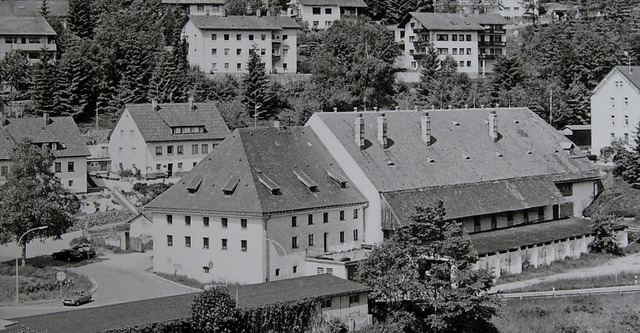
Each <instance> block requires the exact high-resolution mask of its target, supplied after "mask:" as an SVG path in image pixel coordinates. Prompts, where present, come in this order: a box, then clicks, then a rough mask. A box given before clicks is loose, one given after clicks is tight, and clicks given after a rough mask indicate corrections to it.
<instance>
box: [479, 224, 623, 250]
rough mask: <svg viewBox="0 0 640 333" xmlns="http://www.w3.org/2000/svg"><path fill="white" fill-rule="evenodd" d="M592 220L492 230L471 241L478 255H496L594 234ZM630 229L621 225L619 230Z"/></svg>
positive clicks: (618, 227)
mask: <svg viewBox="0 0 640 333" xmlns="http://www.w3.org/2000/svg"><path fill="white" fill-rule="evenodd" d="M591 223H592V221H591V220H588V219H584V218H578V217H574V218H569V219H564V220H555V221H549V222H542V223H533V224H529V225H516V226H513V227H510V228H506V229H498V230H490V231H485V232H478V233H474V234H470V235H469V237H471V242H472V243H473V246H474V247H475V249H476V251H478V254H480V255H482V254H492V253H496V252H500V251H508V250H517V249H519V248H521V247H525V246H530V245H537V244H544V243H548V242H552V241H555V240H562V239H566V238H569V237H579V236H583V235H590V234H592V233H593V230H591ZM624 228H626V227H625V226H622V225H617V226H616V227H615V230H622V229H624Z"/></svg>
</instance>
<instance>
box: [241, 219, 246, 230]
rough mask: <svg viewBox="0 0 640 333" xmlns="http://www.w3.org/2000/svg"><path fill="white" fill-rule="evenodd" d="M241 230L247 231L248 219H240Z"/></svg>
mask: <svg viewBox="0 0 640 333" xmlns="http://www.w3.org/2000/svg"><path fill="white" fill-rule="evenodd" d="M240 228H242V229H247V219H240Z"/></svg>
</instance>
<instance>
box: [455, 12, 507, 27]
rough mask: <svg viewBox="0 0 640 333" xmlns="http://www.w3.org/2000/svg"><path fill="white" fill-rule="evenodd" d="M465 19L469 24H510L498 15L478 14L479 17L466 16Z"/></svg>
mask: <svg viewBox="0 0 640 333" xmlns="http://www.w3.org/2000/svg"><path fill="white" fill-rule="evenodd" d="M465 18H466V19H467V20H469V21H471V22H475V23H477V24H480V25H487V24H493V25H506V24H509V23H511V22H510V21H509V20H507V19H506V18H505V17H504V16H502V15H500V14H480V15H466V16H465Z"/></svg>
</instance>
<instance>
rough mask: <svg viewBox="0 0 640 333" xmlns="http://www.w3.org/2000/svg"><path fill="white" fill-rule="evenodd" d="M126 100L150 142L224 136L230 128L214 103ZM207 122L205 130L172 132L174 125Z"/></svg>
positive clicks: (219, 137) (136, 122)
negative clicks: (141, 102)
mask: <svg viewBox="0 0 640 333" xmlns="http://www.w3.org/2000/svg"><path fill="white" fill-rule="evenodd" d="M194 106H195V110H190V109H189V103H167V104H158V111H154V110H153V108H152V106H151V103H147V104H126V105H125V106H124V107H125V109H126V110H127V111H129V113H130V114H131V118H133V121H134V122H135V124H136V126H137V127H138V129H139V130H140V133H141V134H142V137H144V139H145V141H147V142H163V141H181V140H211V139H220V140H222V139H224V138H226V137H227V136H229V134H230V133H231V131H229V127H227V124H226V123H225V122H224V119H222V116H221V115H220V112H218V109H217V108H216V106H215V105H214V104H213V103H194ZM184 126H204V128H205V131H206V132H205V133H198V134H172V130H171V128H172V127H184Z"/></svg>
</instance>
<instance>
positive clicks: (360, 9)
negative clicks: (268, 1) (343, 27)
mask: <svg viewBox="0 0 640 333" xmlns="http://www.w3.org/2000/svg"><path fill="white" fill-rule="evenodd" d="M287 8H288V10H287V13H288V15H289V16H291V17H292V18H294V19H296V20H297V21H298V22H301V23H302V25H303V26H304V27H305V28H309V29H319V30H326V29H327V28H329V27H330V26H331V24H332V23H333V21H336V20H339V19H341V18H342V17H345V16H360V15H363V14H364V11H365V10H366V9H367V4H366V3H365V2H364V0H291V1H290V2H289V3H288V4H287Z"/></svg>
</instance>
